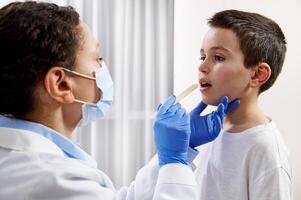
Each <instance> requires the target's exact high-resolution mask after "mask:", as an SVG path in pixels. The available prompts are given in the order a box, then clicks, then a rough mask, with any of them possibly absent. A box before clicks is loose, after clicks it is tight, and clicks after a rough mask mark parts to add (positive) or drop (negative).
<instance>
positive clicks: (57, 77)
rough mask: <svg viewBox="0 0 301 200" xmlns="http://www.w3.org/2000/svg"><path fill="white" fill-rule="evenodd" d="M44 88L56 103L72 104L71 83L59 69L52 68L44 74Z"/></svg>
mask: <svg viewBox="0 0 301 200" xmlns="http://www.w3.org/2000/svg"><path fill="white" fill-rule="evenodd" d="M44 86H45V89H46V91H47V92H48V94H49V95H50V96H51V97H52V98H53V99H54V100H56V101H57V102H60V103H72V102H74V95H73V93H72V81H71V79H70V78H69V77H68V76H67V75H66V72H65V71H64V70H63V69H62V68H61V67H52V68H51V69H50V70H49V71H48V72H47V73H46V75H45V78H44Z"/></svg>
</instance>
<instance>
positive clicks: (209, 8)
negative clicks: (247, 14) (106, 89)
mask: <svg viewBox="0 0 301 200" xmlns="http://www.w3.org/2000/svg"><path fill="white" fill-rule="evenodd" d="M223 9H240V10H245V11H254V12H258V13H260V14H263V15H266V16H268V17H271V18H272V19H274V20H275V21H276V22H278V23H279V25H280V26H281V28H282V29H283V31H284V33H285V35H286V37H287V42H288V52H287V55H286V61H285V64H284V68H283V72H282V73H281V74H280V77H279V79H278V80H277V82H276V84H275V86H274V87H273V88H272V89H271V90H270V91H268V92H266V93H265V94H263V95H262V96H261V98H260V105H261V107H262V109H263V110H264V111H265V112H266V114H267V115H269V116H271V117H272V118H273V119H274V120H275V122H276V123H277V125H278V127H279V128H280V130H281V131H282V134H283V137H284V139H285V142H286V144H287V146H288V148H289V150H290V153H291V161H292V165H293V184H294V186H293V187H294V199H301V190H300V188H301V156H300V153H299V152H301V132H300V131H299V129H300V128H299V126H300V125H301V117H300V114H301V107H298V106H301V78H300V76H301V66H300V63H301V50H300V45H301V25H300V20H297V19H301V12H300V11H301V1H298V0H286V1H279V0H278V1H275V0H244V1H238V0H175V58H174V62H175V74H174V84H175V94H177V93H179V92H180V91H181V90H183V89H185V87H187V86H188V85H189V84H191V83H193V82H196V81H197V67H198V66H197V65H198V63H199V61H198V59H199V48H200V46H201V41H202V37H203V35H204V33H205V32H206V30H207V29H208V27H207V26H206V19H208V18H209V17H210V16H211V15H212V14H214V13H215V12H217V11H220V10H223ZM199 100H200V99H199V94H198V92H194V93H193V94H192V95H190V96H189V97H188V98H186V99H185V100H184V101H183V104H184V106H185V107H186V108H187V109H188V110H190V109H191V108H192V107H193V105H194V104H196V103H197V102H198V101H199ZM298 189H299V190H298Z"/></svg>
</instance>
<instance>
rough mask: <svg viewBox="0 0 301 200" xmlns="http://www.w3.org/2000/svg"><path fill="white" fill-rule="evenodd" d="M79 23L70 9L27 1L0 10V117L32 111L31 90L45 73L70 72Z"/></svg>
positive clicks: (32, 93) (78, 41)
mask: <svg viewBox="0 0 301 200" xmlns="http://www.w3.org/2000/svg"><path fill="white" fill-rule="evenodd" d="M79 23H80V20H79V15H78V13H77V12H76V11H75V10H74V9H73V8H72V7H70V6H68V7H63V6H58V5H56V4H51V3H44V2H35V1H27V2H14V3H11V4H8V5H6V6H4V7H2V8H1V9H0V94H1V98H0V114H2V115H13V116H22V115H24V114H26V113H28V112H30V111H32V110H33V108H34V104H35V99H34V96H35V94H34V91H35V90H34V88H35V86H36V85H37V83H38V82H39V81H43V79H44V77H45V75H46V73H47V71H48V70H49V69H50V68H51V67H53V66H64V67H66V68H72V66H73V64H74V62H75V59H76V51H77V49H78V47H79V46H80V40H81V32H80V31H81V30H79V29H80V28H79Z"/></svg>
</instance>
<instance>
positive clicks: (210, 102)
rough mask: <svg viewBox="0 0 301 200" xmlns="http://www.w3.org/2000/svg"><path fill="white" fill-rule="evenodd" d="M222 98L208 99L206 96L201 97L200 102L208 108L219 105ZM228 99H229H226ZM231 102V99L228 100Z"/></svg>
mask: <svg viewBox="0 0 301 200" xmlns="http://www.w3.org/2000/svg"><path fill="white" fill-rule="evenodd" d="M222 97H223V96H221V97H215V98H209V97H206V96H202V101H203V102H204V103H205V104H207V105H210V106H217V105H218V104H219V103H220V100H221V99H222ZM228 98H229V97H228ZM232 100H233V98H231V97H230V98H229V102H231V101H232Z"/></svg>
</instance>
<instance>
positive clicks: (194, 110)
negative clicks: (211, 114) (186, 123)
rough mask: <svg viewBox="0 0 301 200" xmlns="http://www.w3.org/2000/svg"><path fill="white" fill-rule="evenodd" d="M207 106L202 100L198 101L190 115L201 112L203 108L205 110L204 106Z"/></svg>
mask: <svg viewBox="0 0 301 200" xmlns="http://www.w3.org/2000/svg"><path fill="white" fill-rule="evenodd" d="M206 107H207V104H205V103H204V102H202V101H201V102H200V103H199V104H198V105H197V107H195V108H194V109H193V110H192V111H191V112H190V115H200V114H201V112H203V110H205V108H206Z"/></svg>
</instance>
